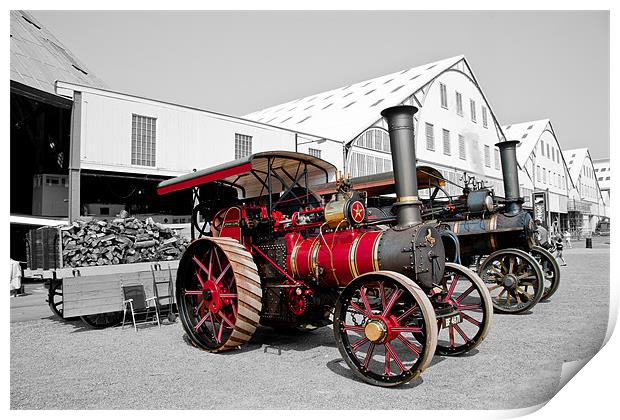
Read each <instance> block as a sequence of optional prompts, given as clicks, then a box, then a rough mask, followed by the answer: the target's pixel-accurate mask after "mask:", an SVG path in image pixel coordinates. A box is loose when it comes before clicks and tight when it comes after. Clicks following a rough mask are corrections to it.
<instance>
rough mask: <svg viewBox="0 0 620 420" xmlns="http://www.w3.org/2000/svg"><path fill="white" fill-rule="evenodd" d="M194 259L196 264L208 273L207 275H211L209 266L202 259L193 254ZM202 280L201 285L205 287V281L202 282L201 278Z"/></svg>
mask: <svg viewBox="0 0 620 420" xmlns="http://www.w3.org/2000/svg"><path fill="white" fill-rule="evenodd" d="M192 260H194V262H195V263H196V265H197V266H198V267H199V268H200V269H201V270H202V271H204V272H205V273H207V275H209V270H207V267H205V265H204V264H203V263H202V261H200V260H199V259H198V258H197V257H196V256H195V255H194V256H192ZM199 280H200V281H201V285H202V286H203V287H204V283H203V282H202V280H201V279H199Z"/></svg>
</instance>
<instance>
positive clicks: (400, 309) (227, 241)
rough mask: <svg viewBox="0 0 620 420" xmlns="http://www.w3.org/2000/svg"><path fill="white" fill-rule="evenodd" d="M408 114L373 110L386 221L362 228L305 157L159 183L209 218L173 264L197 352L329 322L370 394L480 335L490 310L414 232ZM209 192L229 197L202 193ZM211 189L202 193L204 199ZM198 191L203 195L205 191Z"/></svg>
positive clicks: (247, 162)
mask: <svg viewBox="0 0 620 420" xmlns="http://www.w3.org/2000/svg"><path fill="white" fill-rule="evenodd" d="M416 111H417V109H416V108H415V107H410V106H398V107H393V108H388V109H386V110H384V111H383V112H382V115H383V117H384V118H385V119H386V121H387V123H388V126H389V131H390V144H391V147H392V157H393V166H394V174H395V179H396V182H395V188H396V194H397V202H396V203H395V204H394V209H393V212H394V213H395V214H396V218H394V217H389V218H386V220H377V218H369V217H367V207H366V199H365V196H364V195H363V194H361V193H359V192H358V191H355V190H353V189H352V188H351V184H350V181H348V180H346V179H336V183H337V192H336V193H335V194H333V196H331V197H329V198H322V197H319V196H317V195H316V194H314V193H313V191H312V186H313V185H318V184H319V183H327V182H330V181H333V180H334V178H335V177H336V178H338V177H337V176H336V168H335V167H333V165H331V164H329V163H328V162H325V161H323V160H321V159H318V158H316V157H312V156H309V155H305V154H301V153H292V152H265V153H258V154H254V155H252V156H249V157H248V158H244V159H240V160H237V161H234V162H231V163H228V164H223V165H220V166H217V167H214V168H209V169H206V170H203V171H199V172H194V173H192V174H188V175H184V176H182V177H178V178H175V179H171V180H168V181H164V182H162V183H161V184H160V185H159V187H158V192H159V194H166V193H171V192H174V191H178V190H181V189H185V188H193V189H194V193H195V194H194V197H195V198H196V200H197V201H198V202H199V203H198V206H200V208H202V209H211V210H212V212H213V214H211V215H210V217H211V218H210V219H209V220H211V223H210V229H209V230H208V231H204V230H203V232H204V233H206V235H205V236H202V237H199V238H197V239H195V240H194V241H193V242H192V243H191V245H190V246H189V247H188V248H187V250H186V252H185V254H184V255H183V257H182V259H181V261H180V263H179V269H178V273H177V280H176V296H177V304H178V306H179V315H180V318H181V321H182V324H183V327H184V330H185V332H186V333H187V336H188V337H189V339H190V340H191V342H192V343H193V344H194V345H196V346H198V347H200V348H202V349H205V350H208V351H222V350H228V349H234V348H237V347H239V346H242V345H243V344H245V343H246V342H247V341H248V340H249V339H250V338H251V336H252V334H253V333H254V331H255V330H256V328H257V327H258V325H259V324H262V325H264V326H269V327H272V328H275V329H277V330H291V329H297V330H306V331H307V330H311V329H314V328H317V327H322V326H326V325H329V324H330V323H331V324H333V330H334V335H335V339H336V343H337V346H338V349H339V351H340V353H341V354H342V357H343V359H344V360H345V361H346V363H347V364H348V365H349V367H350V368H351V369H352V370H353V372H354V373H355V374H356V375H357V376H358V377H360V378H361V379H363V380H365V381H367V382H369V383H371V384H374V385H380V386H394V385H398V384H402V383H405V382H408V381H410V380H412V379H413V378H415V377H417V376H418V375H420V374H421V372H422V371H423V370H424V369H425V368H426V367H428V365H429V363H430V361H431V359H432V357H433V355H434V354H435V353H436V352H437V353H439V354H442V355H460V354H463V353H466V352H468V351H470V350H472V349H473V348H474V347H476V346H477V345H478V344H480V342H481V341H482V340H483V339H484V338H485V337H486V335H487V332H488V329H489V325H490V322H491V316H492V309H493V308H492V303H491V300H490V297H489V293H488V291H487V289H486V287H485V285H484V283H483V282H482V280H481V279H480V278H479V277H478V275H476V274H475V273H474V272H473V271H471V270H469V269H468V268H466V267H463V266H461V265H458V264H454V263H449V262H446V258H445V252H444V246H443V243H442V240H441V236H440V233H439V232H438V231H437V229H435V227H434V226H433V225H431V224H426V223H424V222H423V220H422V217H421V214H420V201H419V200H418V197H417V193H418V192H417V180H416V167H415V161H416V159H415V144H414V133H413V114H414V113H415V112H416ZM213 184H216V185H218V186H219V187H221V188H224V189H230V188H233V189H235V190H236V191H237V192H238V197H237V198H236V199H234V200H232V201H231V202H229V203H228V204H227V205H226V206H224V207H222V208H217V207H218V206H214V205H210V204H209V202H210V201H212V200H217V199H219V198H220V197H222V196H223V194H219V193H212V192H210V193H204V191H203V192H202V193H201V192H200V189H201V188H204V187H205V186H208V185H211V186H212V185H213ZM210 188H211V187H210ZM209 191H211V190H209Z"/></svg>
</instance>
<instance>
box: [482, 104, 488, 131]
mask: <svg viewBox="0 0 620 420" xmlns="http://www.w3.org/2000/svg"><path fill="white" fill-rule="evenodd" d="M482 126H483V127H484V128H488V127H489V123H488V121H487V108H486V107H485V106H483V107H482Z"/></svg>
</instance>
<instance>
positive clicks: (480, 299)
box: [437, 262, 493, 356]
mask: <svg viewBox="0 0 620 420" xmlns="http://www.w3.org/2000/svg"><path fill="white" fill-rule="evenodd" d="M441 286H442V287H443V289H444V291H445V295H444V294H442V295H440V296H441V302H442V306H443V307H445V308H447V309H449V310H450V312H448V313H446V314H444V316H442V317H439V316H438V317H437V318H438V319H437V324H438V325H437V328H438V331H439V332H438V338H437V354H441V355H444V356H457V355H460V354H464V353H467V352H469V351H471V350H473V349H474V348H476V347H477V346H478V345H479V344H480V343H481V342H482V341H483V340H484V339H485V338H486V336H487V334H488V333H489V327H490V325H491V320H492V318H493V303H492V302H491V295H490V294H489V291H488V290H487V287H486V285H485V284H484V282H483V281H482V279H481V278H480V277H479V276H478V275H477V274H476V273H474V272H473V271H472V270H470V269H469V268H467V267H463V266H462V265H459V264H455V263H450V262H447V263H446V269H445V271H444V276H443V280H442V282H441Z"/></svg>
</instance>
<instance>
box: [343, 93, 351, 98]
mask: <svg viewBox="0 0 620 420" xmlns="http://www.w3.org/2000/svg"><path fill="white" fill-rule="evenodd" d="M352 94H353V92H349V93H347V94H346V95H344V96H343V98H346V97H347V96H349V95H352Z"/></svg>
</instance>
